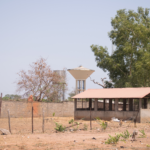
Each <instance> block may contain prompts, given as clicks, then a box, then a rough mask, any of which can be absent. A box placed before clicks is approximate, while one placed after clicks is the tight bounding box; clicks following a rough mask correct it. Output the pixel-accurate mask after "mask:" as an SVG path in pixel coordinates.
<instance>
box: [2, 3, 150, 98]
mask: <svg viewBox="0 0 150 150" xmlns="http://www.w3.org/2000/svg"><path fill="white" fill-rule="evenodd" d="M139 6H140V7H143V8H147V7H148V8H149V7H150V1H149V0H125V1H123V0H55V1H54V0H24V1H23V0H22V1H21V0H1V1H0V69H1V70H0V92H2V93H3V95H5V94H16V84H15V83H14V82H15V81H17V78H18V75H17V72H19V71H20V70H22V69H23V70H26V71H27V70H28V69H29V64H31V63H32V62H34V61H36V60H37V59H39V58H40V57H44V58H47V63H48V64H49V65H50V66H51V68H52V69H53V70H62V69H63V68H67V69H71V68H76V67H78V66H79V65H82V66H84V67H86V68H89V69H94V70H95V72H94V73H93V74H92V75H91V77H92V78H93V79H95V80H96V81H99V82H100V78H102V77H107V73H104V72H103V71H102V70H101V69H99V68H98V67H96V62H95V57H94V55H93V52H92V51H91V48H90V45H92V44H97V45H102V46H107V47H108V50H109V52H110V53H111V50H112V48H111V47H112V45H111V41H110V39H109V37H108V32H109V31H110V30H111V18H113V17H115V15H116V12H117V10H119V9H132V10H135V11H137V8H138V7H139ZM67 77H68V88H69V91H68V92H70V91H71V90H72V89H73V88H74V87H75V80H74V78H73V77H72V76H71V75H70V74H69V73H67ZM89 88H100V87H99V86H98V85H95V84H94V83H93V82H91V81H90V80H89V79H87V89H89Z"/></svg>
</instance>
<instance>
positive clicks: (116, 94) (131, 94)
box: [72, 87, 150, 99]
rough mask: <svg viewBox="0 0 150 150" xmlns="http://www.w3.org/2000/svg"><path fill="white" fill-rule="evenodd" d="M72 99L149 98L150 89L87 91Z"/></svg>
mask: <svg viewBox="0 0 150 150" xmlns="http://www.w3.org/2000/svg"><path fill="white" fill-rule="evenodd" d="M72 98H108V99H111V98H112V99H113V98H150V87H138V88H105V89H88V90H86V91H84V92H82V93H79V94H77V95H75V96H73V97H72Z"/></svg>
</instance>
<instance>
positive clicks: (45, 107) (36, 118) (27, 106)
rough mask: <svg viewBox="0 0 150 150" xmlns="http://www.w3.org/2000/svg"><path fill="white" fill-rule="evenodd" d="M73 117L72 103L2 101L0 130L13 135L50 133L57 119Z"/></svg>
mask: <svg viewBox="0 0 150 150" xmlns="http://www.w3.org/2000/svg"><path fill="white" fill-rule="evenodd" d="M53 115H54V116H53ZM73 116H74V102H61V103H43V102H33V103H31V102H17V101H2V107H1V118H0V128H4V129H8V130H10V131H11V132H12V133H13V134H18V133H24V134H25V133H31V132H34V133H41V132H47V133H50V132H52V130H53V129H54V128H55V122H59V117H67V119H68V117H71V118H72V117H73ZM54 119H55V121H54ZM63 119H66V118H63ZM61 120H62V119H61Z"/></svg>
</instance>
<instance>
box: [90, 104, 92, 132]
mask: <svg viewBox="0 0 150 150" xmlns="http://www.w3.org/2000/svg"><path fill="white" fill-rule="evenodd" d="M90 130H92V122H91V107H90Z"/></svg>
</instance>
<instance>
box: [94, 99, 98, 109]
mask: <svg viewBox="0 0 150 150" xmlns="http://www.w3.org/2000/svg"><path fill="white" fill-rule="evenodd" d="M97 102H98V98H95V103H94V111H97Z"/></svg>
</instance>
